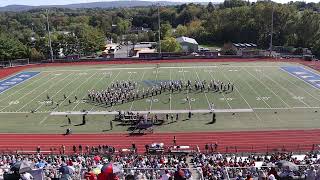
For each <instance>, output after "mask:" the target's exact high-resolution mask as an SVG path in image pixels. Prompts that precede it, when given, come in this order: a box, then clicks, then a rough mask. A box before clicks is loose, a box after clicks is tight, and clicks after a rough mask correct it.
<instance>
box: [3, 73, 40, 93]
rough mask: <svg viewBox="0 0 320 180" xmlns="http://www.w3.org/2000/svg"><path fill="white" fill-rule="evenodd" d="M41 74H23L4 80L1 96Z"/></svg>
mask: <svg viewBox="0 0 320 180" xmlns="http://www.w3.org/2000/svg"><path fill="white" fill-rule="evenodd" d="M39 73H40V72H21V73H19V74H16V75H14V76H12V77H9V78H7V79H4V80H2V81H0V94H1V93H3V92H5V91H6V90H8V89H10V88H12V87H13V86H15V85H18V84H20V83H22V82H24V81H26V80H28V79H30V78H32V77H34V76H36V75H37V74H39Z"/></svg>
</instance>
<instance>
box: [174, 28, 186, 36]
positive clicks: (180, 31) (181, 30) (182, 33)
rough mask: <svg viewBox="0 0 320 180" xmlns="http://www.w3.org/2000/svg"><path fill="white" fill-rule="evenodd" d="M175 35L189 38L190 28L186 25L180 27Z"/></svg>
mask: <svg viewBox="0 0 320 180" xmlns="http://www.w3.org/2000/svg"><path fill="white" fill-rule="evenodd" d="M175 35H176V36H177V37H180V36H188V28H187V27H186V26H184V25H178V27H177V28H176V32H175Z"/></svg>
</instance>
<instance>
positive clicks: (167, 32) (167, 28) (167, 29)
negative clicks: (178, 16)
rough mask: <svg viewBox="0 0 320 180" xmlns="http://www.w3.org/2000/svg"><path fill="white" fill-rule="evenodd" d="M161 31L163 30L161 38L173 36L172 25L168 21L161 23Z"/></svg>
mask: <svg viewBox="0 0 320 180" xmlns="http://www.w3.org/2000/svg"><path fill="white" fill-rule="evenodd" d="M160 32H161V39H165V38H167V37H171V36H172V26H171V25H170V24H169V23H168V22H165V23H163V24H161V28H160Z"/></svg>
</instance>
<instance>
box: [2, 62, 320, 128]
mask: <svg viewBox="0 0 320 180" xmlns="http://www.w3.org/2000/svg"><path fill="white" fill-rule="evenodd" d="M179 80H181V81H187V80H191V81H192V82H194V81H203V80H206V81H207V82H209V81H210V80H215V81H217V80H219V81H222V82H224V83H225V84H227V83H229V82H230V83H233V84H234V90H233V91H232V92H213V91H203V92H199V91H196V92H195V91H186V90H183V91H181V92H178V91H177V92H169V91H167V92H165V93H162V94H160V95H157V96H153V97H148V98H144V99H139V100H135V101H131V102H127V103H124V104H118V105H115V106H112V107H109V106H108V107H107V106H105V105H103V104H97V103H92V102H89V101H88V99H87V97H88V96H87V94H88V90H92V89H95V90H97V91H101V90H104V89H106V88H107V87H109V86H110V85H111V84H112V83H115V82H121V81H135V82H137V88H138V89H139V90H142V89H147V88H148V87H151V86H152V85H157V84H159V83H160V82H168V81H179ZM1 83H2V85H3V84H4V85H6V86H5V87H4V85H3V87H2V91H0V92H1V93H0V132H15V133H63V132H64V130H65V129H66V128H68V127H70V128H72V130H73V131H74V132H75V133H77V132H89V133H97V132H101V133H110V132H125V131H126V130H127V128H128V127H126V126H121V125H115V127H114V129H113V130H110V129H109V122H110V120H112V119H113V118H114V114H116V113H117V112H116V111H119V110H124V111H142V112H150V113H152V114H153V113H155V114H159V117H160V118H164V116H165V114H166V113H172V114H176V113H179V114H180V118H179V120H178V121H175V122H166V123H165V124H163V125H161V126H157V127H156V128H155V131H161V132H180V131H237V130H272V129H311V128H319V127H320V123H319V121H320V115H319V114H320V76H319V72H316V71H314V70H312V69H309V68H308V67H305V66H303V65H300V64H295V63H281V62H273V63H272V62H252V63H232V62H230V63H177V64H173V63H165V64H160V66H159V67H158V68H157V66H156V65H155V64H133V65H92V66H59V67H41V68H32V69H27V70H25V71H24V72H20V73H18V74H16V75H13V76H11V79H10V78H9V79H7V80H6V79H3V80H2V82H1ZM0 90H1V87H0ZM47 96H49V99H48V98H47ZM64 96H65V97H66V98H64ZM170 99H171V100H170ZM187 99H188V100H187ZM69 100H70V101H71V103H69ZM211 104H214V112H216V114H217V122H216V123H214V124H211V123H210V121H211V119H212V114H211V113H210V111H211ZM81 111H86V112H88V115H87V119H88V122H87V124H86V125H80V124H81V120H82V115H81ZM189 111H191V112H192V113H193V117H192V118H191V119H187V112H189ZM67 114H68V116H69V117H70V118H71V120H72V126H70V125H67V118H66V117H65V115H67Z"/></svg>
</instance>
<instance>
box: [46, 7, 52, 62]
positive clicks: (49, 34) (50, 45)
mask: <svg viewBox="0 0 320 180" xmlns="http://www.w3.org/2000/svg"><path fill="white" fill-rule="evenodd" d="M46 13H47V26H48V36H49V47H50V56H51V62H53V51H52V44H51V33H50V26H49V11H48V9H46Z"/></svg>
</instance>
